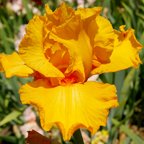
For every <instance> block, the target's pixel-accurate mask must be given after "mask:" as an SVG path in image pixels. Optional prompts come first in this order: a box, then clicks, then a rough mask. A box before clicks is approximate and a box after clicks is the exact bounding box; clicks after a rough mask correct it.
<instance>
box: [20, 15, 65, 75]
mask: <svg viewBox="0 0 144 144" xmlns="http://www.w3.org/2000/svg"><path fill="white" fill-rule="evenodd" d="M43 24H44V17H40V16H35V17H34V18H33V19H32V20H31V21H30V22H29V23H28V25H27V28H26V35H25V36H24V38H23V40H22V42H21V43H20V46H19V54H20V56H21V58H22V59H23V60H24V62H25V63H26V65H28V66H29V67H31V68H32V69H34V70H35V71H38V72H39V73H41V74H43V75H44V76H46V77H63V74H62V72H60V71H59V70H58V69H57V68H56V67H54V66H53V65H52V64H51V63H50V62H49V61H48V59H47V58H46V57H45V55H44V48H43V38H44V37H43V35H44V34H43Z"/></svg>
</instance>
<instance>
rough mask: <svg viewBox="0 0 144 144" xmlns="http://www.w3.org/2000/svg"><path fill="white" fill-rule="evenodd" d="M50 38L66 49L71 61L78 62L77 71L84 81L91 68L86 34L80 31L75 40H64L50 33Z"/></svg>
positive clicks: (90, 52) (89, 49)
mask: <svg viewBox="0 0 144 144" xmlns="http://www.w3.org/2000/svg"><path fill="white" fill-rule="evenodd" d="M50 38H51V39H54V40H56V41H58V42H60V43H62V44H63V45H64V46H65V47H66V48H67V49H68V52H69V54H70V57H71V58H72V61H75V62H76V63H77V62H78V64H77V65H79V67H77V71H81V73H83V81H84V80H85V78H87V77H88V76H89V73H90V70H91V67H92V46H91V44H90V40H89V37H88V36H87V34H86V32H85V31H84V30H81V31H80V33H79V35H78V38H77V39H64V38H62V37H61V36H60V35H56V34H55V33H51V34H50ZM76 59H78V60H79V61H76ZM80 65H81V66H80ZM74 66H75V65H74ZM82 67H83V68H82ZM75 68H76V67H75Z"/></svg>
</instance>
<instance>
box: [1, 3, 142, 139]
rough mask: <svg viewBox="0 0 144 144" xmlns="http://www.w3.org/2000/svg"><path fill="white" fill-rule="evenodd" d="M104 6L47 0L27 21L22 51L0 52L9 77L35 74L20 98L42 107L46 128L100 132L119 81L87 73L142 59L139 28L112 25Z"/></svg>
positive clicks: (132, 64)
mask: <svg viewBox="0 0 144 144" xmlns="http://www.w3.org/2000/svg"><path fill="white" fill-rule="evenodd" d="M100 12H101V8H100V7H95V8H79V9H77V10H76V11H75V10H73V9H72V8H70V7H68V6H67V5H65V4H64V3H63V4H62V5H61V6H60V7H59V8H58V9H56V10H55V11H54V12H53V11H51V10H50V9H49V7H48V6H47V5H46V13H45V14H44V16H34V17H33V19H32V20H30V22H29V23H28V25H27V27H26V34H25V36H24V38H23V39H22V41H21V43H20V46H19V51H18V52H14V53H12V54H10V55H6V54H1V55H0V69H1V71H4V72H5V75H6V77H12V76H14V75H15V76H19V77H28V76H33V77H34V79H33V81H32V82H30V83H27V84H25V85H23V86H22V87H21V88H20V91H19V93H20V98H21V101H22V103H23V104H31V105H33V106H36V107H37V109H38V111H39V115H40V121H41V125H42V127H43V129H44V130H46V131H48V130H50V129H51V127H52V126H53V125H54V124H56V125H57V126H58V127H59V129H60V130H61V132H62V135H63V138H64V139H65V140H69V139H70V138H71V136H72V134H73V133H74V131H75V130H76V129H79V128H86V129H88V130H89V131H90V132H91V133H95V132H96V131H97V130H98V128H99V127H100V126H105V124H106V120H107V116H108V113H109V109H110V108H112V107H116V106H117V105H118V101H117V96H116V88H115V86H114V85H110V84H104V83H100V82H90V81H89V82H87V79H88V78H89V77H90V76H91V75H94V74H101V73H106V72H116V71H119V70H122V69H126V68H129V67H137V66H138V65H139V64H140V63H141V61H140V58H139V55H138V53H139V51H140V49H141V48H142V46H141V45H140V43H139V42H138V41H137V40H136V38H135V36H134V31H133V30H132V29H128V30H126V31H125V30H124V26H121V27H120V31H117V30H115V29H113V27H112V25H111V23H110V22H109V21H108V20H107V19H106V18H104V17H102V16H100Z"/></svg>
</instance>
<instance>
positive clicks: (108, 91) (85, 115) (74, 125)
mask: <svg viewBox="0 0 144 144" xmlns="http://www.w3.org/2000/svg"><path fill="white" fill-rule="evenodd" d="M92 91H93V92H92ZM20 95H21V101H22V103H23V104H32V105H34V106H36V107H37V108H38V111H39V114H40V120H41V125H42V127H43V128H44V129H45V130H46V131H48V130H50V128H51V127H52V125H53V124H56V125H57V126H58V127H59V128H60V130H61V132H62V135H63V137H64V139H65V140H69V139H70V137H71V136H72V134H73V132H74V131H75V130H76V129H78V128H82V127H83V128H87V129H88V130H89V131H91V132H92V133H94V132H95V131H96V130H97V129H98V128H99V127H100V126H104V125H105V124H106V120H107V116H108V113H109V109H110V108H112V107H115V106H117V105H118V102H117V97H116V89H115V87H114V86H113V85H109V84H103V83H96V82H86V83H84V84H73V85H67V86H58V87H53V88H50V87H49V85H47V82H46V81H44V80H39V81H35V82H33V83H30V84H26V85H24V86H22V88H21V89H20Z"/></svg>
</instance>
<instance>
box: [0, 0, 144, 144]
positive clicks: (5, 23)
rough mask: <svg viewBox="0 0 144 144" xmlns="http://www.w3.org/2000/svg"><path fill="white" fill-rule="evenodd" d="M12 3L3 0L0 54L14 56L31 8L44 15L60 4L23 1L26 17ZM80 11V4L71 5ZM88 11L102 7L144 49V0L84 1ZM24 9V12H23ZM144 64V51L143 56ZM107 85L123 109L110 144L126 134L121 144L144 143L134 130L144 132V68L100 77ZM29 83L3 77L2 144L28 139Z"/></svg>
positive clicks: (114, 115)
mask: <svg viewBox="0 0 144 144" xmlns="http://www.w3.org/2000/svg"><path fill="white" fill-rule="evenodd" d="M8 2H10V0H0V52H4V53H11V52H13V51H15V45H14V42H15V40H16V36H17V35H18V32H19V27H20V26H21V25H22V24H26V23H28V21H29V20H30V19H31V18H32V16H33V15H34V14H33V11H32V8H31V7H29V5H32V6H33V7H37V8H38V9H39V10H40V11H41V13H44V4H45V3H48V4H49V5H50V7H51V8H52V9H53V10H54V9H55V8H56V7H57V6H58V5H59V2H60V1H58V0H43V1H42V3H41V4H38V3H35V2H34V1H32V0H23V1H22V3H23V8H24V9H25V13H23V12H22V10H20V11H19V12H18V13H16V12H14V11H12V9H10V7H9V5H8ZM67 3H68V4H69V5H71V6H73V7H74V8H76V7H77V6H78V2H77V1H76V0H73V2H70V1H69V2H67ZM84 5H85V7H94V6H101V7H103V11H102V15H104V16H105V17H107V18H108V19H109V20H110V21H111V23H112V24H113V27H114V28H115V29H118V27H119V26H120V25H126V27H127V28H130V27H132V28H133V29H135V35H136V37H137V38H138V40H139V41H140V42H141V44H142V45H144V0H137V1H136V0H96V1H94V2H93V3H90V2H88V1H87V0H85V1H84ZM23 8H22V9H23ZM140 56H141V59H142V62H144V51H143V50H142V51H141V53H140ZM100 79H101V80H102V81H103V82H108V83H111V84H115V85H116V87H117V93H118V98H119V102H120V105H119V107H118V108H116V109H113V110H112V111H111V113H110V116H109V120H108V124H107V127H106V129H108V131H109V135H110V136H109V141H108V144H112V143H113V144H115V143H116V141H117V140H118V139H119V138H120V134H121V133H124V134H125V135H126V138H125V139H123V140H122V141H121V142H120V144H129V143H131V142H133V143H135V144H143V143H144V135H143V137H142V136H140V135H138V134H136V133H134V132H133V131H132V129H131V127H132V126H133V125H135V126H136V127H137V128H138V129H139V128H142V127H143V128H144V110H143V109H144V65H143V64H142V65H141V66H140V67H138V68H137V69H128V70H123V71H120V72H117V73H108V74H103V75H100ZM27 81H28V80H27V79H19V78H16V77H13V78H10V79H6V78H5V77H4V75H3V74H1V73H0V142H1V141H2V142H4V144H6V143H13V144H23V143H24V137H23V136H22V135H21V132H20V130H19V125H21V124H23V119H22V117H21V116H22V113H23V111H24V109H25V107H26V106H24V105H21V103H20V101H19V95H18V89H19V86H20V85H21V84H23V83H25V82H27Z"/></svg>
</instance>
